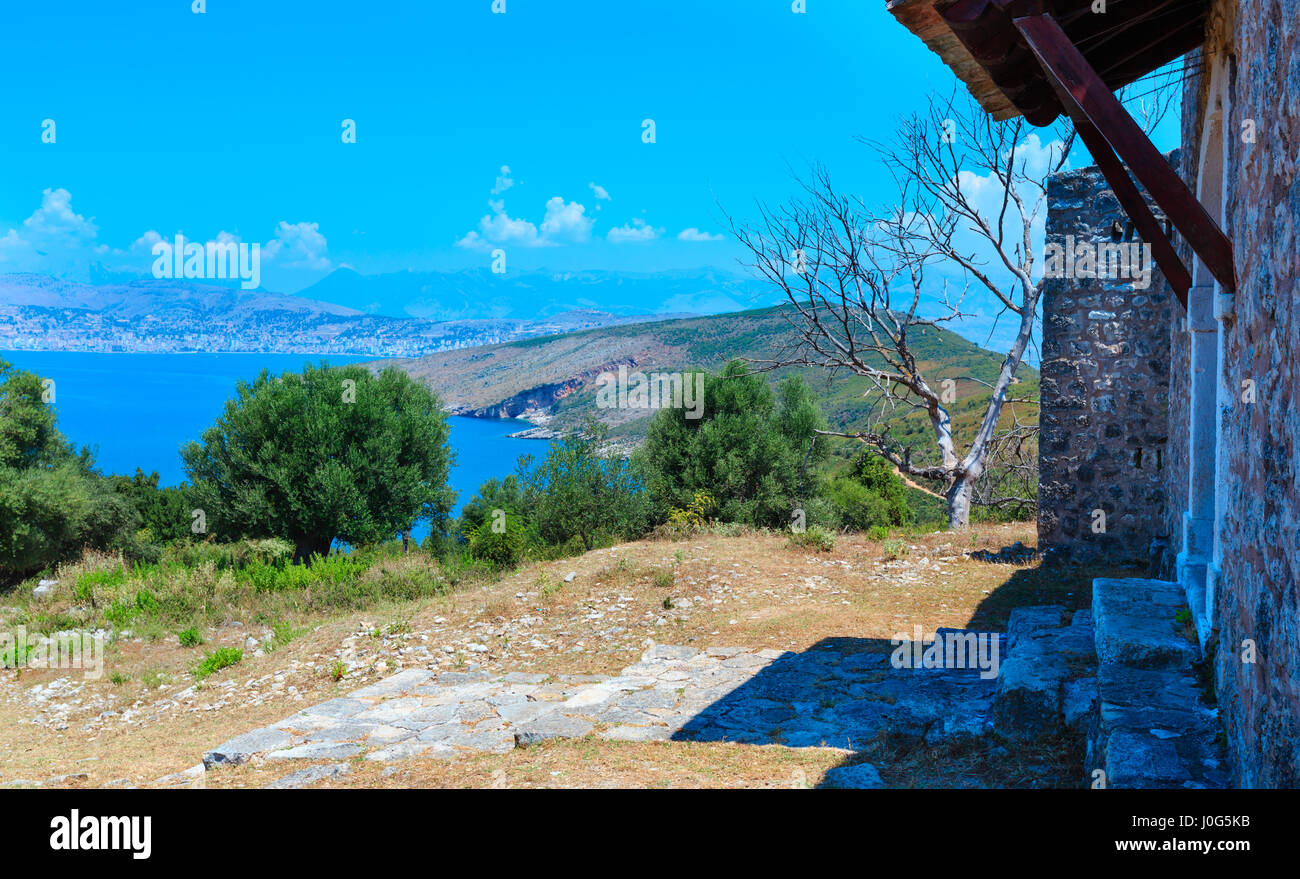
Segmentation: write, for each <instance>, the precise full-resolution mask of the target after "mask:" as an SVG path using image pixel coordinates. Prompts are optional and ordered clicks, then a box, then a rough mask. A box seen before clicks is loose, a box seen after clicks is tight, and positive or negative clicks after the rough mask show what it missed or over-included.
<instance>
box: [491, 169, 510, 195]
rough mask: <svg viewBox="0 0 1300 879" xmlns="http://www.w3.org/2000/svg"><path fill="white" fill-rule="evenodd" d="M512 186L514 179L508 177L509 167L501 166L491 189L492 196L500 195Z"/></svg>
mask: <svg viewBox="0 0 1300 879" xmlns="http://www.w3.org/2000/svg"><path fill="white" fill-rule="evenodd" d="M514 185H515V181H514V178H513V177H511V176H510V166H509V165H502V166H501V173H500V174H499V175H498V176H497V182H496V185H495V186H493V187H492V194H493V195H500V194H501V193H503V192H505V191H506V190H507V189H509V188H510V187H512V186H514Z"/></svg>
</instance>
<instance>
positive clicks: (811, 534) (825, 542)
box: [786, 525, 835, 552]
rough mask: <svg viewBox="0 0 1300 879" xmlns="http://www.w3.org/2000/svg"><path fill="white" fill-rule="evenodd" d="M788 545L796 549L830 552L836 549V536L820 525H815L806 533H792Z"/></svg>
mask: <svg viewBox="0 0 1300 879" xmlns="http://www.w3.org/2000/svg"><path fill="white" fill-rule="evenodd" d="M786 545H787V546H789V547H791V548H794V549H815V550H817V551H818V552H830V551H831V550H832V549H834V548H835V535H834V534H831V533H830V532H829V531H827V530H826V529H825V528H822V527H821V526H820V525H813V526H811V527H810V528H808V529H807V530H805V531H792V532H790V537H789V538H788V540H787V541H786Z"/></svg>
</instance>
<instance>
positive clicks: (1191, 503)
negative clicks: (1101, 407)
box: [1178, 284, 1219, 624]
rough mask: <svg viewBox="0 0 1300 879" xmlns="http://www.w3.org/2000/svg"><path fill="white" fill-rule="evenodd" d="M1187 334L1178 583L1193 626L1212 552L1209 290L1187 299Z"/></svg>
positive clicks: (1214, 378)
mask: <svg viewBox="0 0 1300 879" xmlns="http://www.w3.org/2000/svg"><path fill="white" fill-rule="evenodd" d="M1187 332H1188V336H1189V345H1190V348H1191V360H1192V364H1191V406H1190V407H1189V409H1190V419H1189V424H1188V433H1189V437H1190V439H1189V442H1188V448H1189V452H1190V460H1189V461H1188V466H1187V509H1186V510H1184V511H1183V534H1182V550H1181V551H1180V552H1179V553H1178V582H1179V583H1182V584H1183V588H1184V589H1185V590H1186V592H1187V605H1188V607H1190V608H1191V610H1192V613H1193V615H1194V616H1195V617H1196V619H1197V621H1198V624H1199V623H1200V621H1201V620H1202V619H1204V618H1205V617H1206V615H1207V611H1206V603H1205V579H1206V571H1207V568H1208V566H1209V564H1210V559H1211V557H1212V555H1213V551H1214V479H1215V474H1214V452H1215V445H1216V441H1217V437H1216V436H1215V433H1216V428H1215V424H1216V421H1217V417H1216V410H1217V408H1218V407H1217V397H1218V385H1219V381H1218V371H1219V370H1218V364H1219V338H1218V337H1219V334H1218V323H1217V322H1216V321H1215V319H1214V286H1213V285H1212V284H1198V285H1197V286H1194V287H1192V289H1191V290H1190V291H1188V294H1187Z"/></svg>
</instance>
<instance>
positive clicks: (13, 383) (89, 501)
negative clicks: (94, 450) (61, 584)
mask: <svg viewBox="0 0 1300 879" xmlns="http://www.w3.org/2000/svg"><path fill="white" fill-rule="evenodd" d="M45 393H46V389H45V385H44V383H43V382H42V380H41V378H40V377H39V376H37V375H35V374H33V373H30V372H27V371H25V370H18V369H14V368H13V367H12V366H11V365H10V364H8V363H6V362H4V361H2V360H0V580H6V581H8V580H14V579H16V578H19V577H23V576H26V575H28V574H30V573H32V572H35V571H38V570H40V569H41V568H44V567H47V566H49V565H52V564H55V563H57V562H59V561H63V560H64V559H67V558H70V557H72V556H74V555H76V554H77V553H78V552H80V551H81V550H82V548H85V547H91V548H95V549H131V548H133V546H134V538H133V535H134V532H135V529H136V528H138V527H139V525H140V517H139V515H138V514H137V513H136V512H135V510H134V508H133V507H132V506H131V504H130V503H128V502H127V501H126V500H125V499H123V498H122V497H120V496H119V495H117V494H116V493H115V492H114V491H113V490H112V487H111V485H110V484H109V483H108V481H107V480H105V479H104V478H103V477H102V476H100V475H99V473H97V472H96V471H95V469H94V460H93V458H92V456H91V454H90V452H89V451H88V450H85V449H83V450H82V451H81V453H80V454H77V453H75V452H74V451H73V449H72V446H71V444H70V443H69V442H68V441H67V440H66V439H65V438H64V437H63V435H62V434H61V433H60V432H59V430H58V428H57V426H56V417H55V412H54V409H53V408H52V407H51V406H50V405H49V404H48V403H47V402H46V397H45Z"/></svg>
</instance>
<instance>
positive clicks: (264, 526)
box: [181, 363, 455, 563]
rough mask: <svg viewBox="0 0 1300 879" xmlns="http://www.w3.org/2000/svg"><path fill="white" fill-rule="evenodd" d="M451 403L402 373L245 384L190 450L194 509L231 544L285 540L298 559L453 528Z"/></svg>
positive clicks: (185, 454)
mask: <svg viewBox="0 0 1300 879" xmlns="http://www.w3.org/2000/svg"><path fill="white" fill-rule="evenodd" d="M448 430H449V428H448V425H447V419H446V416H445V415H444V414H443V411H442V404H441V403H440V402H439V401H438V398H437V397H436V396H435V395H434V394H433V392H431V391H430V390H429V389H428V388H425V387H424V386H422V385H420V384H417V383H416V382H415V381H414V380H412V379H411V378H410V377H409V376H408V375H406V374H405V373H403V372H401V371H399V370H397V369H392V368H389V369H385V370H384V371H382V372H380V373H379V374H378V375H374V374H372V373H371V372H370V371H368V370H366V369H364V368H362V367H360V366H345V367H341V368H337V369H330V368H327V367H326V366H325V364H323V363H322V364H321V365H320V366H319V367H313V366H310V365H308V366H307V367H306V368H305V369H304V370H303V372H302V373H301V374H297V373H290V372H286V373H284V374H283V375H279V376H273V375H271V374H269V373H268V372H266V371H265V370H264V371H263V372H262V374H261V375H260V376H259V377H258V378H257V380H256V381H254V382H252V383H249V382H243V381H241V382H239V384H238V385H237V386H236V393H235V397H234V398H233V399H231V400H229V401H227V403H226V407H225V412H224V414H223V415H222V416H221V417H220V418H218V419H217V422H216V424H214V425H213V426H212V427H210V428H208V429H207V430H206V431H204V432H203V435H202V438H201V440H200V441H199V442H197V443H189V444H187V445H186V446H185V447H184V448H183V449H182V450H181V457H182V458H183V460H184V462H185V470H186V473H187V474H188V475H189V478H190V481H191V483H192V484H193V488H192V497H193V499H194V504H195V507H196V508H198V509H201V510H203V511H204V515H205V517H206V519H207V523H208V526H209V528H210V529H212V530H214V531H215V532H216V533H217V534H219V535H221V536H223V537H232V538H233V537H241V536H244V537H283V538H285V539H287V540H289V541H291V542H292V543H293V544H294V547H295V549H294V560H295V561H305V562H308V563H310V560H311V558H312V557H313V556H315V555H325V554H326V553H328V552H329V548H330V544H331V543H332V542H333V541H334V539H336V538H337V539H339V540H343V541H346V542H348V543H353V544H360V543H369V542H373V541H376V540H380V539H384V538H388V537H393V536H396V535H397V534H398V533H399V532H402V531H406V530H409V529H410V528H411V527H412V526H413V525H414V524H415V522H416V521H417V520H419V519H421V518H427V519H429V520H430V521H431V524H432V527H433V529H434V530H441V529H445V527H446V523H447V518H448V515H449V513H450V510H451V507H452V504H453V502H454V500H455V495H454V493H453V492H452V491H451V489H450V488H449V487H448V485H447V475H448V472H449V470H450V468H451V463H452V459H453V454H452V451H451V448H450V447H449V446H448V444H447V436H448Z"/></svg>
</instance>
